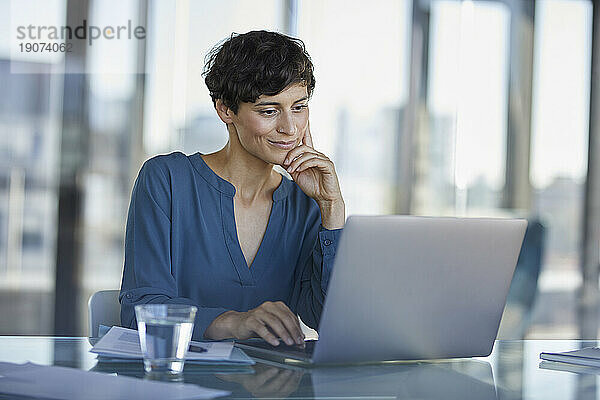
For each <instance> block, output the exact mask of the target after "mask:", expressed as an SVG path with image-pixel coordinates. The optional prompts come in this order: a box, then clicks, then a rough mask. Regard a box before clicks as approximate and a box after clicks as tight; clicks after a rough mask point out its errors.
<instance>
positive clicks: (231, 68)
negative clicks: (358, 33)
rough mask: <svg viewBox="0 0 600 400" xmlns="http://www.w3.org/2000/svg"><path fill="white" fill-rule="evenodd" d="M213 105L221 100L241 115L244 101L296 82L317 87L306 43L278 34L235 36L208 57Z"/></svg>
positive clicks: (206, 64) (309, 88) (207, 74)
mask: <svg viewBox="0 0 600 400" xmlns="http://www.w3.org/2000/svg"><path fill="white" fill-rule="evenodd" d="M202 76H204V81H205V82H206V86H207V87H208V90H209V91H210V96H211V97H212V100H213V104H214V105H215V106H216V101H217V100H218V99H221V100H222V101H223V103H224V104H225V105H226V106H227V107H229V108H230V109H231V110H232V111H233V112H234V113H235V114H237V112H238V109H239V105H240V103H241V102H248V103H254V102H255V101H256V100H257V99H258V98H259V97H260V96H261V95H263V94H264V95H269V96H272V95H276V94H277V93H279V92H281V91H282V90H283V89H285V88H286V87H288V86H289V85H291V84H293V83H302V84H304V85H306V88H307V92H308V97H309V98H310V97H311V95H312V92H313V90H314V88H315V77H314V75H313V64H312V61H311V59H310V56H309V55H308V53H307V52H306V48H305V46H304V42H302V40H300V39H296V38H292V37H289V36H286V35H283V34H281V33H278V32H269V31H264V30H263V31H251V32H248V33H244V34H237V33H232V34H231V36H230V37H229V38H228V39H226V40H225V41H223V42H220V43H218V44H217V45H215V47H213V48H212V50H211V51H210V52H209V53H208V54H207V55H206V58H205V60H204V71H203V72H202Z"/></svg>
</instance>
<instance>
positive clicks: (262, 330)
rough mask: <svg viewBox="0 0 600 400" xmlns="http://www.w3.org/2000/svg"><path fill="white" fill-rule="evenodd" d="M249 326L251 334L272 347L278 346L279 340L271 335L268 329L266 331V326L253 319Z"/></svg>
mask: <svg viewBox="0 0 600 400" xmlns="http://www.w3.org/2000/svg"><path fill="white" fill-rule="evenodd" d="M249 324H250V329H251V330H252V332H254V333H256V334H257V335H258V336H260V337H261V338H262V339H264V340H266V341H267V342H268V343H269V344H271V345H273V346H279V340H278V339H277V338H276V337H275V335H273V334H272V333H271V331H269V329H267V327H266V325H265V324H264V323H263V322H262V321H259V320H258V319H256V318H253V319H252V320H251V321H250V322H249Z"/></svg>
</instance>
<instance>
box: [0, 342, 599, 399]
mask: <svg viewBox="0 0 600 400" xmlns="http://www.w3.org/2000/svg"><path fill="white" fill-rule="evenodd" d="M596 345H597V342H595V341H594V342H590V341H576V340H523V341H496V344H495V346H494V351H493V352H492V354H491V355H490V356H489V357H486V358H474V359H462V360H456V361H448V362H436V363H400V364H398V363H388V364H379V365H368V366H347V367H320V368H308V369H303V368H299V367H292V366H285V365H281V364H276V363H272V362H268V361H261V360H258V359H256V361H257V364H256V365H254V366H252V367H221V368H213V367H199V366H193V365H190V366H188V367H186V369H185V372H184V380H185V382H187V383H194V384H198V385H201V386H204V387H209V388H214V389H222V390H227V391H230V392H232V394H231V396H230V397H229V398H302V399H306V398H309V399H310V398H327V399H337V398H355V399H356V398H376V399H396V398H398V399H474V400H483V399H486V400H487V399H545V400H547V399H561V400H570V399H577V400H583V399H600V390H599V389H598V388H599V381H598V378H597V375H596V374H595V373H594V370H587V371H585V372H582V371H577V372H571V371H564V370H562V371H557V370H554V369H546V366H545V365H542V366H540V360H539V353H540V352H542V351H565V350H574V349H577V348H580V347H587V346H596ZM90 348H91V345H90V343H89V341H88V338H64V337H27V336H19V337H16V336H0V361H8V362H14V363H23V362H27V361H31V362H34V363H37V364H44V365H59V366H66V367H72V368H79V369H83V370H93V371H99V372H106V373H117V374H120V375H127V376H135V377H139V378H144V373H143V366H142V363H141V362H140V363H137V364H126V365H119V364H103V363H98V362H97V360H96V356H95V355H94V354H92V353H89V349H90ZM549 367H552V365H550V366H549ZM598 371H600V370H598ZM598 376H600V375H598ZM4 398H7V397H3V396H2V395H0V399H4Z"/></svg>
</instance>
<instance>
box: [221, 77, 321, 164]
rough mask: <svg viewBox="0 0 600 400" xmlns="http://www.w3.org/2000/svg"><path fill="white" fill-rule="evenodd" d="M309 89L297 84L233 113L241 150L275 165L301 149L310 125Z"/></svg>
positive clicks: (245, 105)
mask: <svg viewBox="0 0 600 400" xmlns="http://www.w3.org/2000/svg"><path fill="white" fill-rule="evenodd" d="M308 114H309V112H308V94H307V91H306V86H304V85H302V84H300V83H297V84H293V85H290V86H288V87H287V88H286V89H284V90H283V91H282V92H280V93H278V94H276V95H274V96H265V95H261V96H260V97H259V98H258V99H257V100H256V101H255V102H254V103H240V106H239V109H238V113H237V115H235V114H233V113H231V112H230V116H231V119H232V123H233V125H234V126H235V128H236V130H237V136H238V138H239V141H240V143H241V145H242V147H243V148H244V149H245V150H246V151H247V152H248V153H250V154H252V155H254V156H255V157H257V158H260V159H261V160H263V161H266V162H268V163H272V164H281V163H283V161H284V160H285V156H286V155H287V153H288V152H289V151H290V150H291V149H293V148H294V147H296V146H298V144H299V143H300V142H301V140H302V137H303V136H304V132H305V131H306V128H307V126H308Z"/></svg>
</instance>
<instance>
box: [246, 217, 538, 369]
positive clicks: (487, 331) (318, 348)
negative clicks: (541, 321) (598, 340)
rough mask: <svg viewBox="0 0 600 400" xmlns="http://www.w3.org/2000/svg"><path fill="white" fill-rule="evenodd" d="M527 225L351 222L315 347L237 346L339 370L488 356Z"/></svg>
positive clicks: (431, 220)
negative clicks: (351, 365)
mask: <svg viewBox="0 0 600 400" xmlns="http://www.w3.org/2000/svg"><path fill="white" fill-rule="evenodd" d="M526 227H527V222H526V221H525V220H516V219H491V218H437V217H414V216H351V217H349V218H348V220H347V221H346V225H345V227H344V232H343V234H342V238H341V242H340V243H339V247H338V249H337V256H336V260H335V263H334V270H333V273H332V276H331V278H330V282H329V287H328V290H327V297H326V301H325V304H324V306H323V313H322V315H321V321H320V324H319V329H318V332H319V340H318V341H307V342H306V347H305V348H304V349H302V348H300V347H298V346H286V345H285V344H283V342H282V344H281V345H279V346H271V345H269V344H268V343H267V342H264V341H262V340H250V341H243V342H237V343H236V346H238V347H240V348H242V349H244V350H245V351H247V352H248V353H249V354H250V355H252V356H257V357H261V358H267V359H272V360H275V361H279V362H286V363H302V364H345V363H364V362H377V361H384V360H425V359H440V358H455V357H473V356H487V355H489V354H490V352H491V351H492V347H493V344H494V339H495V338H496V334H497V332H498V326H499V324H500V318H501V316H502V312H503V310H504V305H505V302H506V295H507V293H508V289H509V286H510V282H511V279H512V276H513V272H514V269H515V265H516V263H517V258H518V256H519V252H520V249H521V244H522V242H523V236H524V234H525V229H526Z"/></svg>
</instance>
